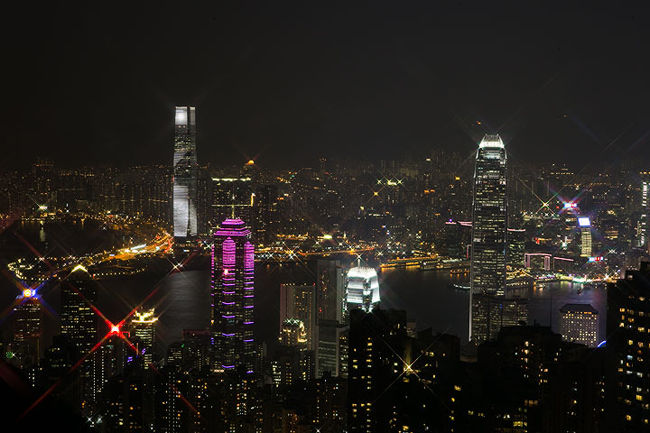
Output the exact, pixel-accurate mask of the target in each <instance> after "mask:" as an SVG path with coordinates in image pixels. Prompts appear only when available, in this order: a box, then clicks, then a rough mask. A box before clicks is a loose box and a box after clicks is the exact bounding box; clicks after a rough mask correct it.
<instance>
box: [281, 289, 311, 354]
mask: <svg viewBox="0 0 650 433" xmlns="http://www.w3.org/2000/svg"><path fill="white" fill-rule="evenodd" d="M287 319H298V320H300V321H301V322H302V323H303V325H304V330H305V335H306V338H307V348H308V349H309V350H315V349H316V347H315V346H316V344H315V331H316V288H315V287H314V284H280V328H281V329H282V325H283V323H284V321H285V320H287Z"/></svg>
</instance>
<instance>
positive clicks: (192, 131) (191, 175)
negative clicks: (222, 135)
mask: <svg viewBox="0 0 650 433" xmlns="http://www.w3.org/2000/svg"><path fill="white" fill-rule="evenodd" d="M174 125H175V129H174V177H173V179H174V182H173V199H172V202H173V220H174V221H173V222H174V237H175V238H178V239H186V238H188V237H193V236H196V235H197V233H198V225H197V221H198V216H197V206H198V204H197V177H198V165H197V159H196V108H195V107H188V106H182V107H176V115H175V117H174Z"/></svg>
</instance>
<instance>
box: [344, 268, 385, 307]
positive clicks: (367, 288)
mask: <svg viewBox="0 0 650 433" xmlns="http://www.w3.org/2000/svg"><path fill="white" fill-rule="evenodd" d="M377 305H379V278H378V277H377V271H376V270H374V269H373V268H366V267H354V268H351V269H350V270H349V271H348V274H347V276H346V277H345V305H344V307H345V311H346V312H348V314H349V311H350V310H352V309H355V308H359V309H361V310H363V311H365V312H366V313H368V312H370V311H372V309H373V308H374V307H375V306H377Z"/></svg>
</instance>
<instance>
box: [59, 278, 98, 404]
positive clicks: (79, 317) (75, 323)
mask: <svg viewBox="0 0 650 433" xmlns="http://www.w3.org/2000/svg"><path fill="white" fill-rule="evenodd" d="M96 298H97V291H96V287H95V282H94V281H93V280H92V277H91V276H90V274H88V271H87V270H86V269H85V268H84V267H83V266H81V265H78V266H77V267H75V268H74V269H73V270H72V271H71V272H70V273H69V274H68V276H67V277H66V278H65V279H64V280H63V281H62V285H61V334H62V335H63V336H65V337H67V339H68V341H69V342H70V343H71V344H72V346H73V347H74V349H75V351H76V354H75V355H76V359H77V360H79V359H81V358H83V357H85V356H87V355H88V354H89V353H90V351H91V350H92V348H93V346H94V345H95V343H96V342H97V317H96V316H95V312H94V311H93V309H92V307H91V304H93V303H95V302H96ZM95 364H96V357H95V356H90V357H87V358H86V359H85V360H84V362H83V363H82V364H81V365H80V367H79V369H78V372H79V378H80V381H79V384H80V393H79V401H77V402H76V403H78V404H80V406H81V407H82V408H83V410H84V412H85V413H89V412H91V411H92V405H93V403H94V402H95V396H96V394H97V392H98V389H97V386H96V385H97V384H98V383H99V382H97V381H96V378H95V376H96V374H95V373H96V368H95Z"/></svg>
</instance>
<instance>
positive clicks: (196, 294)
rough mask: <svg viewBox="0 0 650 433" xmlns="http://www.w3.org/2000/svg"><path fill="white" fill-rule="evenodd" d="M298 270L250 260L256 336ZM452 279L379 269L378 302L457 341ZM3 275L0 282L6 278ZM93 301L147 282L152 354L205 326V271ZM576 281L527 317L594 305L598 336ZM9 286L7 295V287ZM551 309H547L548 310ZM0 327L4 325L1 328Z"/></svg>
mask: <svg viewBox="0 0 650 433" xmlns="http://www.w3.org/2000/svg"><path fill="white" fill-rule="evenodd" d="M300 273H301V271H299V270H297V269H296V268H292V267H290V266H285V267H284V268H282V269H280V268H278V267H277V266H275V265H271V266H269V265H259V266H256V278H255V280H256V309H255V321H256V329H255V332H256V337H257V340H258V341H260V342H262V341H265V342H267V343H268V344H271V345H273V344H275V342H276V341H277V333H278V327H279V285H280V282H281V281H286V280H287V279H292V278H300V275H298V276H297V275H296V274H300ZM462 278H463V277H460V278H459V277H458V276H456V277H452V276H451V275H450V274H449V273H444V272H438V271H418V270H387V271H383V272H382V273H381V274H380V289H381V299H382V307H383V308H397V309H404V310H406V311H407V313H408V318H409V320H410V321H415V322H416V323H417V327H418V329H425V328H428V327H431V328H432V329H433V331H434V332H447V333H450V334H455V335H458V336H460V337H461V339H465V338H466V336H467V333H468V315H467V314H468V293H467V292H466V291H461V290H456V289H452V288H449V286H448V285H449V283H450V282H455V283H463V282H464V281H466V278H467V277H466V276H465V277H464V279H462ZM6 282H7V281H5V283H6ZM99 285H100V287H99V289H98V299H97V306H98V307H99V309H100V310H101V311H102V312H104V314H106V316H107V317H108V319H109V320H111V321H112V322H117V321H119V320H121V319H122V318H123V317H124V315H126V314H127V313H128V312H129V311H130V309H131V308H133V307H134V306H135V305H138V304H139V303H140V302H142V300H143V299H145V298H146V297H147V296H148V295H149V294H150V293H151V291H152V290H154V288H157V290H156V293H155V294H154V295H153V296H152V297H151V298H150V299H149V301H148V302H147V304H146V305H145V307H152V306H155V307H156V312H157V314H159V316H160V320H159V324H158V328H157V331H156V332H157V336H158V339H159V342H160V343H161V344H160V345H159V348H158V350H157V351H158V352H159V353H161V354H163V353H164V350H165V348H166V346H167V345H168V344H170V343H172V342H174V341H178V340H180V339H181V337H182V331H183V329H205V328H207V326H208V324H209V318H210V296H209V287H210V273H209V271H208V270H198V271H185V272H180V273H175V274H171V275H167V276H163V275H162V274H158V275H156V274H153V273H149V274H144V275H140V276H135V277H128V278H127V277H125V278H124V279H115V280H104V281H100V282H99ZM4 286H5V289H4V290H3V297H2V300H1V301H2V306H3V307H4V308H6V307H7V306H8V305H10V304H11V302H12V301H13V299H14V298H15V296H16V295H17V293H18V292H17V289H16V288H15V287H12V286H9V287H7V285H6V284H5V285H4ZM577 287H578V285H574V284H571V283H567V282H562V283H551V284H545V285H543V286H539V287H538V288H537V289H530V290H529V295H530V296H529V323H531V324H532V323H533V322H537V323H538V324H540V325H544V326H548V324H549V322H552V325H553V329H554V330H556V331H557V329H558V326H557V323H558V318H559V309H560V308H561V307H562V306H563V305H564V304H565V303H570V302H571V303H591V304H592V305H593V307H594V308H596V310H598V311H599V313H600V315H599V321H600V323H599V331H600V335H599V341H600V340H602V339H604V338H603V337H602V336H604V335H605V333H604V329H605V311H606V294H605V289H604V288H602V287H601V288H592V289H585V290H584V291H583V292H582V293H581V294H578V293H577ZM14 292H15V293H14ZM59 299H60V292H59V289H58V288H53V289H51V290H49V291H48V292H47V293H45V300H46V301H47V302H48V303H49V304H50V305H51V306H52V307H53V308H54V309H55V310H56V311H59V310H60V305H59ZM551 312H552V314H551ZM45 326H46V327H47V329H46V330H45V337H46V341H44V344H45V347H47V345H49V343H50V340H51V336H52V335H54V334H56V332H58V329H57V326H58V324H57V322H56V319H55V318H47V319H46V322H45ZM3 328H5V330H6V326H3Z"/></svg>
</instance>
